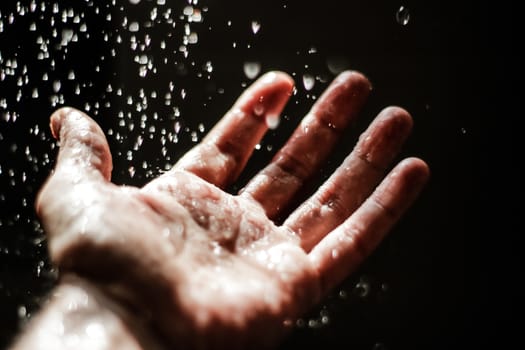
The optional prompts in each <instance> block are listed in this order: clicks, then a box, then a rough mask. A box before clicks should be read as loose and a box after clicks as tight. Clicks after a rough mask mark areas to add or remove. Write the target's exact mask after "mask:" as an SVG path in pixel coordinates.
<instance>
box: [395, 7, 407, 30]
mask: <svg viewBox="0 0 525 350" xmlns="http://www.w3.org/2000/svg"><path fill="white" fill-rule="evenodd" d="M396 21H397V23H399V24H401V25H402V26H406V25H407V24H408V21H410V11H409V10H408V9H407V8H406V7H405V6H400V7H399V9H398V10H397V12H396Z"/></svg>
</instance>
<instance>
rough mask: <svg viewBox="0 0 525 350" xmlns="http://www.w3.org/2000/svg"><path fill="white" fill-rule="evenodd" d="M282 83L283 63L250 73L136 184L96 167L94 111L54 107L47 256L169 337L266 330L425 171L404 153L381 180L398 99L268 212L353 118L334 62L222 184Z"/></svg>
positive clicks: (397, 124) (368, 233) (397, 125)
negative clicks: (309, 103) (160, 170)
mask: <svg viewBox="0 0 525 350" xmlns="http://www.w3.org/2000/svg"><path fill="white" fill-rule="evenodd" d="M291 89H292V82H291V80H290V78H288V77H287V76H285V75H284V74H282V73H271V74H269V75H266V76H265V77H263V78H261V79H260V80H259V81H257V82H256V83H255V84H254V85H253V86H252V87H250V88H249V89H248V90H247V91H246V92H245V93H244V94H243V95H242V96H241V97H240V98H239V100H238V101H237V102H236V104H235V106H234V108H232V110H231V111H230V112H228V113H227V114H226V116H225V117H224V118H223V119H222V120H221V122H220V123H219V124H218V125H217V126H216V127H215V128H214V129H213V130H212V131H211V132H210V133H209V135H208V136H207V137H206V138H205V139H204V140H203V141H202V142H201V144H199V145H198V146H196V147H195V148H194V149H193V150H191V151H190V152H188V153H187V154H186V155H185V156H184V157H183V158H182V159H181V160H180V161H179V162H178V163H177V164H176V165H175V166H174V168H173V169H172V170H171V171H169V172H167V173H165V174H163V175H162V176H160V177H159V178H157V179H155V180H153V181H152V182H150V183H148V184H147V185H146V186H144V187H143V188H140V189H138V188H131V187H118V186H115V185H113V184H112V183H111V182H109V181H108V180H109V177H110V172H111V156H110V154H109V149H108V146H107V143H106V141H105V138H104V135H103V134H102V132H101V131H100V128H98V126H97V125H96V124H95V122H94V121H92V120H91V119H90V118H89V117H87V116H85V115H83V114H81V113H79V112H76V111H72V110H70V109H63V110H61V111H59V112H57V113H56V114H55V115H54V116H53V117H52V130H53V132H54V134H55V135H56V136H57V137H60V139H61V142H62V147H61V152H60V154H59V159H58V162H57V167H56V171H55V173H54V175H53V176H52V177H51V178H50V180H49V181H48V183H47V185H46V186H45V187H44V189H43V190H42V192H41V193H40V196H39V200H38V203H37V209H38V212H39V214H40V216H41V218H42V222H43V224H44V227H45V229H46V231H47V232H48V234H49V235H50V237H51V239H50V252H51V256H52V258H53V259H54V261H56V262H57V264H58V265H59V266H61V267H62V269H64V270H72V271H74V272H76V273H81V274H83V275H86V276H88V277H90V278H93V279H95V280H97V281H99V282H101V283H104V285H105V288H106V289H107V290H108V292H109V293H112V294H114V295H115V296H116V297H118V298H121V299H122V300H123V301H124V302H126V303H129V304H130V305H133V307H134V308H136V309H137V310H138V312H143V313H144V314H145V315H148V316H149V317H151V318H152V322H153V323H154V325H155V326H156V327H157V328H158V329H159V330H160V331H161V333H162V334H163V335H164V336H166V337H167V338H168V339H169V340H170V341H173V342H177V343H178V344H186V345H188V346H196V345H199V344H195V341H197V342H199V341H200V340H202V339H205V340H203V341H204V342H206V344H205V345H210V344H213V343H214V342H216V341H218V340H221V339H222V340H224V339H223V338H225V337H228V336H229V335H232V336H235V338H234V339H235V340H236V342H235V344H236V345H232V347H236V346H238V347H242V346H246V345H247V344H251V345H252V346H253V345H254V344H257V343H258V344H260V345H267V346H269V345H271V344H274V342H275V341H276V339H278V337H279V336H281V334H282V333H283V331H284V327H283V323H284V324H287V323H288V322H287V321H290V320H293V318H294V317H297V316H299V315H300V314H301V313H303V312H305V311H306V310H307V309H308V308H309V307H311V306H313V305H314V304H315V303H317V302H318V301H319V298H321V297H322V296H323V295H325V294H326V293H327V291H329V290H330V289H331V288H333V287H334V286H335V285H336V284H337V283H339V282H340V281H341V280H342V279H343V278H345V277H346V276H347V275H348V274H349V273H350V272H351V271H352V270H353V269H354V268H355V267H356V266H357V265H358V264H359V263H360V262H361V260H362V259H363V258H365V257H366V256H367V255H368V254H369V253H370V252H371V251H372V250H373V249H374V248H375V246H376V245H377V244H378V243H379V241H380V240H381V238H382V237H383V236H384V234H385V233H386V232H387V231H388V229H389V228H390V227H391V226H392V225H393V224H394V223H395V222H396V221H397V219H398V218H399V217H400V215H401V214H402V212H403V211H404V210H405V209H406V208H407V207H408V206H409V205H410V203H411V202H412V201H413V200H414V199H415V197H416V196H417V193H418V192H419V190H420V189H421V187H422V185H423V182H424V181H425V179H426V178H427V172H428V170H427V168H426V165H425V164H424V163H423V162H422V161H420V160H418V159H408V160H405V161H403V162H402V163H400V164H399V165H398V166H397V167H396V168H395V169H394V170H393V171H392V172H391V173H390V175H388V176H387V177H386V178H385V179H384V180H383V181H382V182H381V180H382V179H383V177H384V176H385V174H384V172H385V170H386V168H387V166H388V164H389V163H390V161H391V160H392V159H393V158H394V157H395V155H396V154H397V152H398V150H399V148H400V147H401V144H402V142H403V141H404V139H405V137H406V136H407V135H408V133H409V131H410V126H411V119H410V117H409V115H408V114H407V113H406V112H405V111H403V110H401V109H399V108H390V109H386V110H385V111H383V112H382V113H381V114H380V115H379V116H378V117H377V118H376V120H375V121H374V122H373V123H372V125H371V126H370V127H369V129H368V130H367V131H366V132H365V134H364V136H362V137H361V139H360V141H359V142H358V144H357V146H356V148H355V149H354V151H353V152H352V153H351V154H350V156H349V157H348V158H347V159H346V160H345V161H344V162H343V164H342V165H341V167H340V168H339V169H338V170H336V172H335V173H334V174H333V175H332V177H331V178H330V179H329V180H328V181H327V182H326V183H325V184H324V185H323V186H321V187H320V188H319V189H318V191H317V192H316V193H315V194H314V195H313V196H312V197H311V198H309V199H308V200H307V201H306V202H305V203H303V204H302V205H301V206H300V207H299V208H296V209H295V210H294V211H293V212H292V214H291V215H290V216H289V217H288V218H286V220H284V222H283V223H282V224H279V225H277V224H275V223H274V221H275V218H276V217H278V215H280V214H281V213H282V210H283V208H287V207H288V206H289V205H290V204H291V203H293V199H294V197H295V196H296V195H297V194H298V193H299V192H300V190H301V188H302V185H303V184H304V182H305V181H306V180H308V178H310V177H311V175H312V174H313V173H314V171H315V170H316V169H318V168H319V166H320V165H321V163H322V160H323V159H324V158H326V157H327V155H328V153H329V152H330V150H331V149H332V148H333V147H334V145H335V144H336V141H337V138H338V137H339V135H340V134H341V131H342V130H343V129H344V128H345V127H346V126H347V125H348V124H349V123H350V122H351V121H352V120H353V119H354V118H355V116H356V115H357V112H358V111H359V109H360V107H361V106H362V104H363V103H364V101H365V99H366V96H367V94H368V91H369V85H368V82H367V81H366V79H365V78H364V77H363V76H361V75H359V74H357V73H346V74H342V75H341V76H340V77H339V78H338V79H337V80H336V81H335V82H334V83H333V84H332V85H331V86H330V87H329V89H328V90H327V91H326V92H325V94H324V95H323V96H322V97H321V98H320V99H319V101H318V102H317V103H316V104H315V106H314V107H313V109H312V111H311V113H309V114H308V115H307V116H306V117H305V118H304V120H303V122H302V123H301V125H300V126H299V127H298V128H297V130H296V131H295V133H294V134H293V135H292V137H291V138H290V141H289V142H288V143H287V144H286V145H285V146H284V147H283V148H282V149H281V150H280V151H279V152H278V153H277V155H276V156H275V158H274V160H273V161H272V162H271V163H270V164H269V165H268V166H267V167H266V168H264V169H263V170H262V171H261V172H260V173H259V174H257V175H256V176H255V177H254V178H253V179H252V180H251V181H250V182H249V183H248V184H247V185H246V187H245V188H244V189H243V190H242V191H241V193H239V194H235V195H232V194H229V193H226V192H225V191H224V190H223V189H224V188H225V187H227V186H228V185H229V184H231V183H232V182H234V181H235V180H236V178H237V176H238V175H239V174H240V172H241V171H242V170H243V168H244V166H245V164H246V162H247V159H248V158H249V156H250V154H251V150H253V148H254V146H255V144H256V143H258V142H259V140H260V138H261V137H262V135H263V134H264V132H265V130H266V128H267V123H266V120H268V119H270V120H274V118H275V117H276V116H277V115H278V114H279V113H280V111H281V110H282V108H283V107H284V104H285V103H286V100H287V98H288V96H289V94H290V91H291ZM380 182H381V184H380V185H379V187H377V188H376V186H377V185H378V183H380ZM203 335H205V337H201V336H203ZM262 335H263V336H262ZM226 339H227V338H226ZM219 343H220V342H219ZM223 343H224V342H223ZM200 345H203V344H200Z"/></svg>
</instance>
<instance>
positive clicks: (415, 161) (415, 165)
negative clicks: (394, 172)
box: [399, 157, 430, 186]
mask: <svg viewBox="0 0 525 350" xmlns="http://www.w3.org/2000/svg"><path fill="white" fill-rule="evenodd" d="M399 166H400V167H401V168H402V169H403V171H405V172H407V173H408V174H409V177H408V178H409V181H410V182H412V183H417V184H419V185H421V186H423V185H424V184H426V183H427V182H428V180H429V178H430V167H429V166H428V164H427V163H426V162H425V161H424V160H422V159H420V158H417V157H409V158H405V159H404V160H403V161H401V163H400V164H399Z"/></svg>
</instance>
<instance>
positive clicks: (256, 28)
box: [252, 21, 261, 34]
mask: <svg viewBox="0 0 525 350" xmlns="http://www.w3.org/2000/svg"><path fill="white" fill-rule="evenodd" d="M260 29H261V23H259V22H258V21H252V32H253V34H257V33H258V32H259V30H260Z"/></svg>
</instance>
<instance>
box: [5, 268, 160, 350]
mask: <svg viewBox="0 0 525 350" xmlns="http://www.w3.org/2000/svg"><path fill="white" fill-rule="evenodd" d="M22 349H35V350H40V349H42V350H43V349H46V350H47V349H56V350H65V349H126V350H127V349H129V350H149V349H153V350H160V349H163V346H161V345H160V340H159V337H158V336H157V335H156V334H155V333H154V331H152V330H151V328H150V326H149V324H147V323H146V322H144V321H142V320H141V319H140V318H139V317H137V316H136V315H135V314H134V313H133V312H131V311H130V310H128V309H127V308H126V307H124V306H123V305H121V304H120V303H119V302H117V301H115V300H114V299H113V298H111V297H109V296H108V295H106V293H104V292H103V290H102V288H100V287H99V286H97V285H96V284H94V283H92V282H89V281H87V280H85V279H82V278H80V277H78V276H75V275H71V274H70V275H65V276H63V277H62V278H61V281H60V283H59V285H58V286H57V287H56V288H55V289H54V290H53V292H52V293H51V295H50V298H49V300H48V301H47V302H46V304H45V305H44V306H43V308H42V310H41V311H40V312H39V313H38V314H37V315H36V316H35V318H34V319H33V320H32V321H31V322H29V323H28V324H27V328H26V329H25V331H24V332H23V333H22V335H21V337H20V338H19V339H18V340H17V341H16V342H15V344H14V345H13V347H12V350H22Z"/></svg>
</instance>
